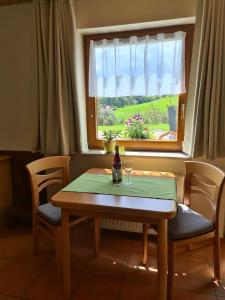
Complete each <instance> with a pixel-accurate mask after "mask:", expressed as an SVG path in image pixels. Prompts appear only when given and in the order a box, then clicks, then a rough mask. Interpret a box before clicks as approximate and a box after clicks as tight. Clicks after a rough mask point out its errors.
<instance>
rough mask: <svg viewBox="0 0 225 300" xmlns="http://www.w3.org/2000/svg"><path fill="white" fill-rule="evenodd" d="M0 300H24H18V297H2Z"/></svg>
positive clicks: (0, 296)
mask: <svg viewBox="0 0 225 300" xmlns="http://www.w3.org/2000/svg"><path fill="white" fill-rule="evenodd" d="M0 300H22V299H20V298H16V297H11V296H7V295H0Z"/></svg>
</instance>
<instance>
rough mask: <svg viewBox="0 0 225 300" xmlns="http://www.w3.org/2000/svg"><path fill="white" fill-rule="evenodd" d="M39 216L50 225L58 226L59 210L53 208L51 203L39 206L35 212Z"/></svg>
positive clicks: (59, 221) (59, 220)
mask: <svg viewBox="0 0 225 300" xmlns="http://www.w3.org/2000/svg"><path fill="white" fill-rule="evenodd" d="M37 212H38V214H39V216H41V217H42V218H43V219H44V220H46V221H47V222H49V223H50V224H52V225H55V226H58V225H60V223H61V208H59V207H55V206H53V205H52V203H50V202H49V203H46V204H43V205H40V206H39V207H38V210H37Z"/></svg>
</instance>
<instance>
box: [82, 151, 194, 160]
mask: <svg viewBox="0 0 225 300" xmlns="http://www.w3.org/2000/svg"><path fill="white" fill-rule="evenodd" d="M82 154H85V155H107V156H114V153H105V152H104V151H103V150H94V149H92V150H87V151H83V152H82ZM120 155H121V156H133V157H155V158H175V159H189V158H190V157H189V156H188V155H187V154H186V153H183V152H158V151H157V152H156V151H126V152H125V153H124V154H120Z"/></svg>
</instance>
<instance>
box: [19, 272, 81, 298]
mask: <svg viewBox="0 0 225 300" xmlns="http://www.w3.org/2000/svg"><path fill="white" fill-rule="evenodd" d="M79 276H80V274H79V273H74V272H73V273H72V282H78V278H79ZM25 299H29V300H40V299H41V300H64V299H65V297H64V291H63V284H62V282H59V281H58V279H57V274H56V269H55V268H53V267H48V268H47V269H46V270H45V271H44V272H42V274H41V276H40V277H39V278H38V279H37V280H36V281H35V283H34V284H33V285H32V287H31V288H30V289H29V291H28V292H27V293H26V295H25Z"/></svg>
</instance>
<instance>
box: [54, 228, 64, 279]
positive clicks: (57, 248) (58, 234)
mask: <svg viewBox="0 0 225 300" xmlns="http://www.w3.org/2000/svg"><path fill="white" fill-rule="evenodd" d="M54 236H55V252H56V268H57V277H58V280H59V281H61V280H62V231H61V228H60V227H58V228H56V229H55V231H54Z"/></svg>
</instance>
